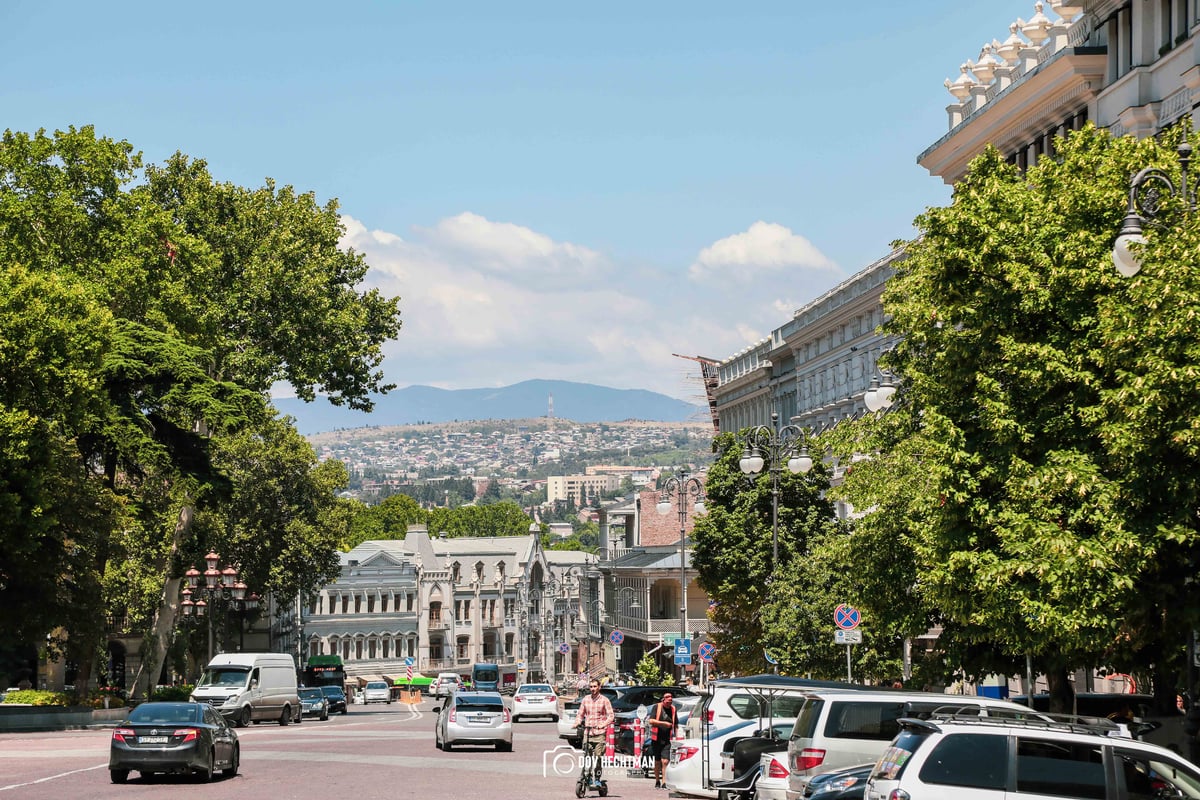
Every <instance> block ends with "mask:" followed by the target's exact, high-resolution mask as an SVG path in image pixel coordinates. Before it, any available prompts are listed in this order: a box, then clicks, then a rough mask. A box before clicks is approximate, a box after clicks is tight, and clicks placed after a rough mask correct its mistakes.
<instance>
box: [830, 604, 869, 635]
mask: <svg viewBox="0 0 1200 800" xmlns="http://www.w3.org/2000/svg"><path fill="white" fill-rule="evenodd" d="M860 622H862V614H860V613H859V611H858V609H857V608H855V607H854V606H848V605H846V604H845V603H842V604H841V605H839V606H838V607H837V608H835V609H834V610H833V624H834V625H837V626H838V628H840V629H841V630H844V631H852V630H854V629H855V628H857V627H858V623H860Z"/></svg>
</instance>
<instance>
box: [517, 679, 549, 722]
mask: <svg viewBox="0 0 1200 800" xmlns="http://www.w3.org/2000/svg"><path fill="white" fill-rule="evenodd" d="M522 717H550V719H552V720H554V721H555V722H558V695H556V694H555V693H554V687H552V686H551V685H550V684H548V683H527V684H525V685H524V686H521V687H520V688H519V689H517V692H516V694H514V695H513V699H512V721H513V722H516V721H517V720H519V719H521V718H522Z"/></svg>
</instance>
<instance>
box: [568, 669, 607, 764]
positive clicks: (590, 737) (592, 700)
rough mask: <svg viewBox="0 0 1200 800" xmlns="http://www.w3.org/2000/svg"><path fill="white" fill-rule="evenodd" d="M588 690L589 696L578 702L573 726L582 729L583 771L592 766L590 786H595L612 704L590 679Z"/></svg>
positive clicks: (594, 680) (596, 683) (598, 683)
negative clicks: (589, 764) (589, 765)
mask: <svg viewBox="0 0 1200 800" xmlns="http://www.w3.org/2000/svg"><path fill="white" fill-rule="evenodd" d="M588 690H589V692H590V694H588V696H587V697H585V698H583V699H582V700H580V701H579V716H578V718H577V719H578V721H577V722H576V723H575V725H576V727H578V728H581V729H582V734H581V736H580V737H579V738H580V739H581V741H582V743H583V752H584V755H585V757H586V759H587V760H585V761H584V769H585V771H586V769H587V764H588V763H591V764H592V765H593V769H594V772H592V785H593V786H595V785H597V784H599V783H600V771H601V766H602V765H603V761H602V758H603V756H604V745H605V742H606V739H607V736H608V729H609V728H610V727H612V724H613V720H614V717H613V707H612V703H610V702H609V701H608V698H607V697H605V696H604V695H602V694H600V681H598V680H596V679H595V678H592V680H591V681H590V682H589V683H588Z"/></svg>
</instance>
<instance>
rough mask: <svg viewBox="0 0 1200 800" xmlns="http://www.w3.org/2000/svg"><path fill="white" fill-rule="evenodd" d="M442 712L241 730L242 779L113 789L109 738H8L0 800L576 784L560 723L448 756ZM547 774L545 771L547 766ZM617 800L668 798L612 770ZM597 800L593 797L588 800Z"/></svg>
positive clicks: (453, 790)
mask: <svg viewBox="0 0 1200 800" xmlns="http://www.w3.org/2000/svg"><path fill="white" fill-rule="evenodd" d="M432 708H433V703H432V702H430V701H425V702H423V703H422V704H420V705H419V706H417V707H415V708H414V707H410V706H407V705H402V704H400V703H393V704H391V705H387V706H381V705H375V706H370V707H363V706H351V708H350V713H349V714H347V715H345V716H342V715H336V716H334V717H331V718H330V719H329V720H328V721H327V722H321V721H318V720H314V719H308V720H305V722H304V723H303V724H302V725H289V726H287V727H279V726H278V725H252V726H250V727H248V728H241V729H239V730H238V736H239V739H240V741H241V746H242V768H241V772H240V773H239V774H238V775H237V777H234V778H228V779H227V778H221V777H220V776H218V777H216V778H214V780H213V782H212V783H210V784H202V783H199V782H197V781H196V780H195V779H191V778H183V777H173V776H157V777H156V778H154V779H152V780H149V781H147V780H145V779H142V778H141V777H139V776H138V775H137V773H134V774H133V775H131V776H130V779H129V783H127V784H125V785H123V786H116V785H113V784H111V783H110V782H109V778H108V747H109V739H110V737H111V732H110V731H109V730H107V729H99V730H89V731H64V732H57V733H24V734H22V733H8V734H0V800H10V798H11V800H17V798H20V800H43V799H44V800H64V799H66V800H83V799H84V798H86V799H87V800H93V798H96V799H97V800H100V799H103V798H122V800H126V799H127V798H164V797H170V798H179V797H186V798H188V800H208V799H210V798H211V799H214V800H215V799H216V798H221V800H229V798H238V799H239V800H242V799H244V800H258V798H262V800H375V799H376V798H378V799H379V800H385V799H386V800H395V799H396V798H407V797H413V798H416V797H452V798H454V800H474V799H475V798H479V800H510V799H512V800H516V798H521V799H522V800H525V799H526V798H528V800H543V799H545V800H549V799H550V798H554V800H565V798H573V797H574V796H575V794H574V788H575V784H574V779H573V777H568V776H566V775H562V774H556V770H555V765H556V764H557V766H558V771H559V772H564V771H566V768H567V767H568V766H569V765H570V763H571V762H572V759H571V758H568V757H562V756H561V755H560V754H561V753H562V752H563V751H561V750H559V751H557V752H556V751H555V750H554V748H556V747H558V746H559V745H560V744H561V742H560V741H559V739H558V738H557V733H556V729H555V726H554V723H552V722H549V721H545V722H543V721H528V722H520V723H517V727H516V730H515V734H514V742H513V752H511V753H497V752H494V751H493V749H492V748H490V747H487V748H484V747H478V748H472V747H458V748H455V750H454V751H453V752H450V753H443V752H441V751H440V750H437V749H436V748H435V747H434V744H433V722H434V714H433V713H432ZM544 763H545V765H546V766H543V764H544ZM605 777H606V778H608V779H609V795H608V796H609V797H613V798H621V799H622V800H637V799H638V798H664V800H665V798H666V797H667V792H666V791H662V790H656V789H655V788H654V783H653V781H651V780H646V779H644V778H640V777H629V776H628V775H626V774H625V770H623V769H610V770H608V774H606V776H605ZM588 796H589V797H591V798H595V797H596V794H595V793H594V792H591V793H589V795H588Z"/></svg>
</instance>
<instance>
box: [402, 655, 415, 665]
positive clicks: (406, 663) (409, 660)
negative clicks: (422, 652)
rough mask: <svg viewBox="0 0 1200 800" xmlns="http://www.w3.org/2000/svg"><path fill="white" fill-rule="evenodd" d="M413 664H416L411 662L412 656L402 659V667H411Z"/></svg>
mask: <svg viewBox="0 0 1200 800" xmlns="http://www.w3.org/2000/svg"><path fill="white" fill-rule="evenodd" d="M415 663H417V662H416V661H414V660H413V657H412V656H408V657H407V658H405V659H404V666H406V667H411V666H412V665H413V664H415Z"/></svg>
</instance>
